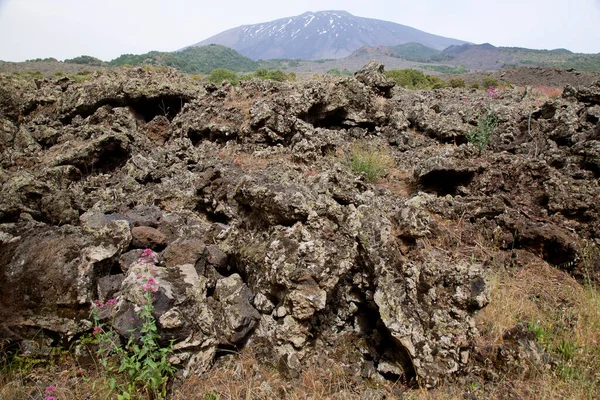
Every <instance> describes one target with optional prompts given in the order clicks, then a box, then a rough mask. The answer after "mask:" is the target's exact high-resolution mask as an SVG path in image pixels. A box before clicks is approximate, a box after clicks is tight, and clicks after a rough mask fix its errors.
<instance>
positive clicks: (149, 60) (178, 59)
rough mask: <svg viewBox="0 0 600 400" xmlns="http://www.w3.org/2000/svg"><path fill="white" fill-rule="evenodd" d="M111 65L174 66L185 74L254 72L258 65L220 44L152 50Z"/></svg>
mask: <svg viewBox="0 0 600 400" xmlns="http://www.w3.org/2000/svg"><path fill="white" fill-rule="evenodd" d="M110 65H113V66H122V65H160V66H168V67H175V68H177V69H179V70H180V71H182V72H185V73H188V74H198V73H202V74H208V73H210V72H211V71H212V70H214V69H217V68H227V69H229V70H231V71H234V72H244V71H253V70H256V69H257V68H259V64H258V63H257V62H256V61H254V60H251V59H249V58H248V57H244V56H242V55H241V54H239V53H238V52H237V51H235V50H233V49H230V48H229V47H225V46H221V45H208V46H199V47H188V48H187V49H184V50H181V51H176V52H172V53H163V52H158V51H151V52H149V53H146V54H139V55H135V54H123V55H122V56H120V57H118V58H115V59H114V60H112V61H111V62H110Z"/></svg>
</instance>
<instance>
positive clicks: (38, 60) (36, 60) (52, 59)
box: [25, 57, 58, 62]
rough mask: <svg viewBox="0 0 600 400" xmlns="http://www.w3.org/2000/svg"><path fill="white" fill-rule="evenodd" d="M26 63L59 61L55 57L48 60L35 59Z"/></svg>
mask: <svg viewBox="0 0 600 400" xmlns="http://www.w3.org/2000/svg"><path fill="white" fill-rule="evenodd" d="M25 62H58V60H57V59H56V58H54V57H48V58H34V59H31V60H25Z"/></svg>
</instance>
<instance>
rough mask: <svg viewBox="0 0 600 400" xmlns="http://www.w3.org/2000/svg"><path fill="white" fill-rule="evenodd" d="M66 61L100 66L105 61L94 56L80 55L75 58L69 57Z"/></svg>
mask: <svg viewBox="0 0 600 400" xmlns="http://www.w3.org/2000/svg"><path fill="white" fill-rule="evenodd" d="M65 62H66V63H71V64H84V65H94V66H100V65H103V64H104V61H102V60H100V59H99V58H96V57H92V56H79V57H75V58H68V59H66V60H65Z"/></svg>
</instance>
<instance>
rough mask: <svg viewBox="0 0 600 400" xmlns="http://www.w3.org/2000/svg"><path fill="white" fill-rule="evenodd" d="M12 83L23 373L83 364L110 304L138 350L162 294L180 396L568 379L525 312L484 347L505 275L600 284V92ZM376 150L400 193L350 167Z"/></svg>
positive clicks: (149, 73) (8, 257)
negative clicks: (242, 389)
mask: <svg viewBox="0 0 600 400" xmlns="http://www.w3.org/2000/svg"><path fill="white" fill-rule="evenodd" d="M0 81H1V82H0V152H1V153H0V154H1V155H0V183H1V184H2V192H1V193H0V304H1V308H0V315H1V320H2V324H1V327H0V337H2V338H3V340H4V342H3V343H5V345H4V348H5V351H6V352H12V351H13V350H14V349H15V348H17V349H18V352H20V353H21V354H24V355H25V356H27V357H31V358H35V357H38V358H39V357H46V356H48V355H49V354H51V352H52V349H53V348H55V347H57V346H61V347H63V348H76V347H77V346H78V345H79V343H80V342H81V338H82V337H84V336H85V335H86V334H90V333H91V332H92V329H93V326H92V322H91V321H90V319H89V313H90V307H91V305H92V304H93V302H94V301H97V300H100V301H102V302H105V301H107V300H109V299H115V300H116V302H115V304H111V306H110V307H107V308H106V309H104V310H103V312H102V313H101V317H102V318H103V321H104V323H105V324H106V326H107V327H110V328H111V329H113V330H114V332H116V333H117V334H118V335H119V336H120V337H121V340H123V341H125V340H126V339H127V338H128V337H129V336H130V335H131V332H133V331H134V330H139V328H140V326H139V318H137V316H138V313H139V310H140V307H141V305H142V301H143V300H142V297H141V294H140V290H141V289H140V287H141V284H140V283H141V282H142V283H143V282H144V281H145V280H146V279H148V278H150V277H152V278H153V279H155V280H156V282H157V285H158V291H157V293H156V297H155V307H156V309H155V316H156V318H157V320H158V322H159V328H160V335H161V340H162V342H163V343H168V342H169V341H173V343H174V348H175V353H174V354H173V355H172V356H171V359H170V361H171V362H172V363H173V364H174V365H176V366H177V367H178V368H179V372H178V376H179V377H180V381H179V383H176V384H175V385H174V387H173V389H172V390H173V396H174V397H176V396H177V389H176V388H177V387H178V386H177V385H180V386H181V385H183V386H181V387H182V388H183V389H181V390H186V389H185V388H186V385H187V383H185V382H184V383H181V382H182V381H181V380H182V379H184V378H186V377H191V376H206V375H202V374H207V373H208V374H210V373H211V371H215V370H218V369H219V368H221V369H222V368H224V367H223V366H224V365H230V364H228V363H232V362H234V361H233V360H232V356H230V355H229V353H231V352H239V351H242V350H243V349H246V350H243V351H250V350H248V349H251V351H252V355H253V356H252V357H253V359H254V360H255V362H256V363H257V365H262V366H264V365H267V366H271V367H272V368H273V369H276V370H277V371H278V376H280V377H281V379H284V380H287V381H290V382H294V380H298V379H303V378H302V377H306V373H307V372H309V371H314V370H315V369H319V368H320V369H321V370H327V369H329V370H331V368H332V367H331V368H330V366H331V365H335V366H337V367H339V368H341V369H342V373H343V374H345V375H344V376H345V377H346V378H344V379H352V382H354V383H353V384H351V385H349V386H344V387H338V388H337V389H336V391H337V392H338V395H337V396H338V397H337V398H367V397H369V396H374V397H372V398H383V397H382V396H385V395H387V396H388V397H389V396H394V394H393V393H392V392H385V389H377V388H376V387H377V386H373V385H376V384H381V385H386V384H387V383H390V382H393V383H394V384H395V388H396V390H400V391H401V392H402V391H405V390H415V388H417V387H421V388H435V387H448V386H447V385H452V384H453V382H462V383H460V384H459V385H461V384H463V383H464V382H467V381H469V382H475V381H476V382H483V383H485V382H489V383H490V384H496V385H499V384H501V383H502V384H504V383H505V382H506V379H507V378H506V377H507V376H508V377H510V378H514V379H525V378H523V377H530V376H532V375H535V374H533V373H532V371H545V370H548V371H551V370H553V368H556V365H557V363H556V362H555V361H553V357H552V355H551V354H550V353H549V351H547V350H548V348H546V347H544V346H543V344H544V343H543V342H540V340H539V336H536V334H535V333H536V332H535V329H533V330H532V325H531V323H530V322H535V321H528V320H524V319H523V318H522V317H523V316H526V313H523V312H522V310H521V311H519V312H521V314H519V315H515V319H514V321H513V320H511V321H512V322H514V325H511V326H507V327H506V328H507V329H503V330H501V331H500V332H497V334H496V336H491V335H488V333H489V332H487V330H489V331H490V332H491V331H492V330H493V326H491V327H490V325H489V324H488V325H485V324H484V322H486V320H485V318H483V319H479V318H480V317H479V316H480V315H484V316H486V315H487V318H488V320H487V322H489V318H490V314H485V313H486V312H488V311H487V310H496V308H494V307H498V305H497V304H495V303H494V298H495V297H494V296H495V293H498V292H496V291H495V288H497V285H496V284H497V282H498V279H499V278H498V277H499V276H501V275H500V273H499V271H504V273H506V274H509V275H510V274H519V273H520V272H519V271H530V270H531V268H534V267H535V268H538V269H539V268H549V271H550V272H547V271H546V270H544V271H546V273H547V274H548V276H552V279H556V280H558V283H556V282H555V281H551V280H549V281H548V283H547V284H548V285H549V287H550V286H552V285H554V284H558V285H559V286H560V285H561V283H560V282H561V281H562V282H563V285H566V286H565V287H567V286H568V287H569V288H571V287H573V288H577V289H576V290H584V289H583V287H584V286H583V284H587V285H588V286H590V285H591V287H593V286H594V285H595V282H597V281H598V279H600V259H598V257H597V254H598V252H597V249H598V246H599V245H600V224H599V213H598V211H599V210H598V207H599V204H600V187H599V181H598V179H599V177H600V123H599V121H600V81H599V82H596V83H594V84H592V85H587V86H575V87H573V86H567V87H566V88H565V90H564V93H563V94H562V96H561V97H560V98H557V99H548V98H543V97H535V96H533V95H532V94H531V93H528V92H521V91H519V90H516V89H506V90H500V91H498V92H494V93H488V92H486V91H477V90H468V89H439V90H435V91H409V90H404V89H399V88H395V87H394V85H393V84H392V83H390V82H389V81H387V79H386V78H385V77H384V75H383V74H382V68H380V66H378V65H376V64H370V65H369V66H367V67H365V68H364V69H363V70H361V71H359V72H357V74H355V76H354V77H347V78H346V77H322V78H321V79H319V80H312V81H303V82H284V83H278V82H272V81H260V80H252V81H248V82H243V83H242V84H241V85H240V86H239V87H233V86H231V85H229V84H227V83H225V84H223V85H221V86H215V85H212V84H206V83H203V82H199V81H195V80H192V79H190V78H188V77H186V76H183V75H180V74H178V73H176V72H174V71H156V70H151V69H141V68H139V69H137V68H136V69H122V70H119V71H105V72H104V73H97V74H96V75H95V76H94V77H93V78H92V79H90V80H88V81H85V82H81V83H76V82H74V81H72V80H70V79H69V78H67V77H65V78H60V79H56V78H55V79H29V80H27V79H23V78H22V77H16V76H7V75H0ZM574 83H578V82H574ZM492 119H493V121H492ZM486 121H488V122H493V126H494V129H493V134H492V135H491V137H490V139H489V142H488V141H485V143H483V145H482V146H480V147H477V146H475V145H474V144H473V143H472V142H474V140H473V137H474V133H477V132H479V133H481V134H483V133H485V132H484V130H485V128H484V123H485V122H486ZM360 149H368V151H369V153H370V154H375V157H374V159H373V160H374V161H373V160H372V161H371V163H380V164H382V165H383V166H384V167H385V173H384V174H383V176H381V177H379V178H378V177H375V178H373V179H371V178H370V177H369V175H368V174H366V173H364V172H363V173H361V171H360V169H357V168H356V167H355V168H353V167H352V160H353V158H355V157H357V156H359V155H360V151H359V150H360ZM146 248H150V249H152V250H153V251H154V254H155V256H153V257H155V259H153V265H154V267H153V268H152V269H149V268H147V265H146V264H145V263H144V262H143V261H141V260H140V257H141V255H142V252H143V250H144V249H146ZM532 266H534V267H532ZM536 266H537V267H536ZM540 271H541V269H540ZM578 282H579V283H578ZM542 286H543V285H542ZM546 289H547V290H550V289H549V288H546ZM574 290H575V289H574ZM590 290H593V289H590ZM490 300H492V302H491V303H490ZM571 306H572V304H571ZM564 307H569V304H567V305H564ZM493 318H494V316H493V315H491V319H492V325H493ZM518 321H521V322H520V323H517V322H518ZM528 323H529V324H528ZM497 326H501V325H497ZM482 329H483V330H485V332H482ZM599 339H600V338H599ZM594 340H595V339H594ZM244 354H245V353H244ZM78 362H79V363H80V365H83V366H84V367H85V362H84V361H82V360H80V359H78ZM84 367H83V368H84ZM211 368H212V369H211ZM232 368H233V367H232ZM84 369H85V368H84ZM586 376H587V375H586ZM586 379H587V378H586ZM589 379H591V381H592V382H593V380H594V379H595V378H594V377H593V376H592V378H589ZM365 382H366V383H365ZM368 382H373V385H369V384H368ZM586 382H587V381H586ZM483 383H482V385H483ZM596 383H597V381H596ZM261 387H262V386H261ZM373 387H375V389H374V388H373ZM458 387H460V388H461V389H460V391H461V392H460V394H461V395H462V392H464V390H466V389H464V386H458ZM590 387H591V389H589V390H588V389H586V390H588V391H587V392H585V393H586V394H588V393H592V394H594V393H595V394H597V393H598V387H597V386H594V384H593V383H592V384H591V386H590ZM411 388H412V389H411ZM263 389H264V388H263ZM463 389H464V390H463ZM188 390H189V388H188ZM212 390H213V391H215V392H216V393H218V391H219V390H220V389H219V388H218V387H217V388H214V389H212ZM502 390H504V391H505V392H506V389H502ZM192 392H194V391H193V390H192ZM467 392H468V394H469V395H472V396H475V395H474V394H473V393H472V392H474V388H471V389H469V390H467ZM509 392H510V391H509ZM195 393H196V394H198V392H195ZM261 393H263V394H262V396H263V397H267V398H277V397H280V395H281V394H278V395H275V394H273V393H271V392H269V391H268V390H267V389H264V391H263V392H261ZM265 393H266V394H265ZM269 393H270V394H269ZM390 393H391V394H390ZM367 394H368V395H367ZM246 395H248V393H246ZM200 396H204V394H201V395H200ZM377 396H379V397H377ZM23 398H27V397H23ZM190 398H193V397H190ZM197 398H204V397H197ZM298 398H302V396H301V395H300V397H298Z"/></svg>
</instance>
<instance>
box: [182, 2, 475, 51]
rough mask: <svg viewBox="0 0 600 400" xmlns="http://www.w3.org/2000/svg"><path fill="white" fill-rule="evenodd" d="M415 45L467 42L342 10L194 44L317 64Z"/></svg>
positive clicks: (263, 25)
mask: <svg viewBox="0 0 600 400" xmlns="http://www.w3.org/2000/svg"><path fill="white" fill-rule="evenodd" d="M409 42H414V43H419V44H422V45H424V46H427V47H430V48H432V49H435V50H443V49H445V48H446V47H449V46H452V45H462V44H466V43H467V42H465V41H462V40H457V39H452V38H446V37H443V36H438V35H433V34H430V33H427V32H423V31H420V30H418V29H415V28H411V27H409V26H406V25H401V24H397V23H394V22H389V21H382V20H377V19H371V18H362V17H356V16H354V15H352V14H350V13H348V12H346V11H319V12H307V13H304V14H302V15H298V16H295V17H288V18H281V19H277V20H275V21H270V22H263V23H260V24H254V25H243V26H240V27H237V28H233V29H229V30H227V31H224V32H221V33H219V34H217V35H215V36H212V37H210V38H208V39H206V40H203V41H201V42H198V43H196V44H193V45H192V46H190V47H193V46H204V45H209V44H221V45H224V46H227V47H231V48H232V49H234V50H236V51H238V52H239V53H240V54H242V55H244V56H246V57H249V58H252V59H254V60H259V59H264V60H267V59H276V58H289V59H302V60H318V59H331V58H334V59H335V58H343V57H346V56H348V55H350V54H351V53H352V52H353V51H355V50H357V49H359V48H361V47H363V46H379V45H382V46H395V45H401V44H405V43H409Z"/></svg>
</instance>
